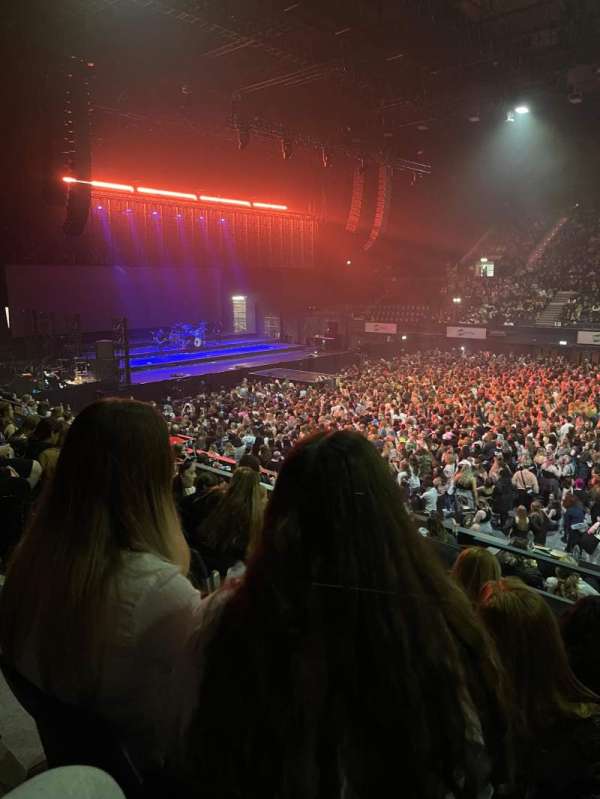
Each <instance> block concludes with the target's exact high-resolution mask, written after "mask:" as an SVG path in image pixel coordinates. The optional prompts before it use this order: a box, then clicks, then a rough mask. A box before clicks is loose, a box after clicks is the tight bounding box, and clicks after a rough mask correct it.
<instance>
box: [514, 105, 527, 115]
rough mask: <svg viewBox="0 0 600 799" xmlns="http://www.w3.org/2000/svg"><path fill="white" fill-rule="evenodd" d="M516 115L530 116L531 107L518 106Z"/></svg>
mask: <svg viewBox="0 0 600 799" xmlns="http://www.w3.org/2000/svg"><path fill="white" fill-rule="evenodd" d="M515 113H516V114H528V113H529V106H528V105H518V106H517V107H516V108H515Z"/></svg>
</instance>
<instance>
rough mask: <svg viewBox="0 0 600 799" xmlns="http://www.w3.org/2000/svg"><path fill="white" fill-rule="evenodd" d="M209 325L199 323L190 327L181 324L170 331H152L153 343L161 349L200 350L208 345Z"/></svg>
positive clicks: (161, 329)
mask: <svg viewBox="0 0 600 799" xmlns="http://www.w3.org/2000/svg"><path fill="white" fill-rule="evenodd" d="M207 333H208V323H207V322H199V323H198V324H197V325H189V324H186V323H185V322H179V323H178V324H176V325H173V326H172V327H171V328H170V329H167V330H164V329H163V328H160V329H159V330H153V331H152V342H153V343H154V344H156V346H157V347H158V348H159V349H164V348H165V347H170V348H173V349H180V350H190V351H192V350H199V349H201V348H202V347H204V346H205V344H206V343H207Z"/></svg>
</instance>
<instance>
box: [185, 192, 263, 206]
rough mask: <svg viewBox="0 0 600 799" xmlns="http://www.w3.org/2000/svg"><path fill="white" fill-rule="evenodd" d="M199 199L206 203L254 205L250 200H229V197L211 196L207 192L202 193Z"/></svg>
mask: <svg viewBox="0 0 600 799" xmlns="http://www.w3.org/2000/svg"><path fill="white" fill-rule="evenodd" d="M198 199H199V200H201V201H202V202H205V203H222V204H223V205H244V206H246V208H250V206H251V205H252V203H251V202H249V201H248V200H229V199H228V198H227V197H210V196H209V195H207V194H201V195H200V197H198Z"/></svg>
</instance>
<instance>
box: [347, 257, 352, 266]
mask: <svg viewBox="0 0 600 799" xmlns="http://www.w3.org/2000/svg"><path fill="white" fill-rule="evenodd" d="M346 266H352V261H351V260H350V258H348V260H347V261H346Z"/></svg>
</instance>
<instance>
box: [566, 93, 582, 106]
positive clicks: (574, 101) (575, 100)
mask: <svg viewBox="0 0 600 799" xmlns="http://www.w3.org/2000/svg"><path fill="white" fill-rule="evenodd" d="M569 102H570V103H571V105H579V104H580V103H582V102H583V95H582V93H581V92H576V91H570V92H569Z"/></svg>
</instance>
